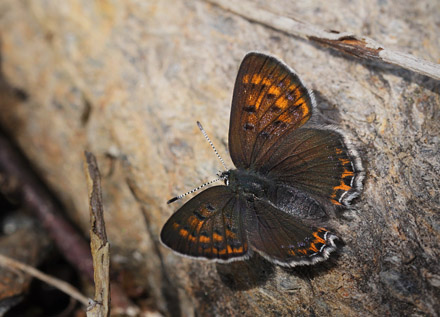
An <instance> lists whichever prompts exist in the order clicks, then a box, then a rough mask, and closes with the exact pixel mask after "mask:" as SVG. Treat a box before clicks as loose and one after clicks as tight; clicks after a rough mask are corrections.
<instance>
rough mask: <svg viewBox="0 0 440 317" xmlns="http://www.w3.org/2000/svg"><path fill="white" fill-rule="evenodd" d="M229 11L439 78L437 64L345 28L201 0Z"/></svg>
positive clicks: (241, 4) (237, 3) (240, 3)
mask: <svg viewBox="0 0 440 317" xmlns="http://www.w3.org/2000/svg"><path fill="white" fill-rule="evenodd" d="M205 1H207V2H209V3H211V4H214V5H216V6H219V7H220V8H222V9H224V10H228V11H231V12H233V13H235V14H237V15H239V16H241V17H243V18H245V19H247V20H249V21H253V22H256V23H260V24H263V25H266V26H268V27H270V28H273V29H276V30H279V31H282V32H285V33H287V34H290V35H293V36H297V37H300V38H303V39H307V40H311V41H314V42H316V43H319V44H321V45H325V46H329V47H332V48H334V49H336V50H338V51H341V52H343V53H346V54H350V55H354V56H356V57H358V58H363V59H370V60H377V61H381V62H384V63H388V64H393V65H397V66H399V67H401V68H404V69H407V70H411V71H413V72H416V73H419V74H423V75H425V76H429V77H431V78H434V79H437V80H440V65H439V64H435V63H432V62H429V61H425V60H423V59H420V58H417V57H415V56H412V55H410V54H406V53H402V52H398V51H393V50H390V49H387V48H385V47H384V46H383V45H381V44H379V43H377V42H376V41H374V40H372V39H370V38H368V37H365V36H358V35H355V34H353V33H348V32H338V31H326V30H324V29H322V28H320V27H318V26H316V25H312V24H308V23H304V22H301V21H297V20H294V19H291V18H288V17H285V16H282V15H277V14H275V13H272V12H269V11H267V10H263V9H259V8H257V7H254V6H252V5H250V4H249V3H247V2H244V1H228V0H205Z"/></svg>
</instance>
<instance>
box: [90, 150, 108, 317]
mask: <svg viewBox="0 0 440 317" xmlns="http://www.w3.org/2000/svg"><path fill="white" fill-rule="evenodd" d="M84 154H85V163H84V170H85V174H86V178H87V187H88V193H89V208H90V224H91V226H90V246H91V250H92V257H93V267H94V269H95V274H94V279H95V298H94V300H95V303H94V304H93V305H91V306H89V308H88V309H87V316H109V314H110V274H109V273H110V255H109V252H110V246H109V243H108V241H107V234H106V232H105V222H104V207H103V205H102V194H101V179H100V175H99V169H98V164H97V162H96V158H95V156H94V155H93V154H92V153H89V152H85V153H84Z"/></svg>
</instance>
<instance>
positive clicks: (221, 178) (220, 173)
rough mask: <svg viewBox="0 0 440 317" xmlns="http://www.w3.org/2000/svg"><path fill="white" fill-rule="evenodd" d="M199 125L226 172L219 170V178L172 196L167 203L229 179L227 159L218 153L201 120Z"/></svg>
mask: <svg viewBox="0 0 440 317" xmlns="http://www.w3.org/2000/svg"><path fill="white" fill-rule="evenodd" d="M197 126H198V127H199V129H200V131H202V133H203V136H204V137H205V139H206V140H208V142H209V145H211V147H212V149H213V150H214V152H215V154H216V155H217V157H218V158H219V160H220V162H222V165H223V167H224V168H225V172H223V173H222V172H218V173H217V176H218V178H216V179H213V180H211V181H209V182H206V183H204V184H202V185H200V186H199V187H196V188H194V189H192V190H190V191H189V192H186V193H185V194H182V195H179V196H176V197H173V198H171V199H170V200H168V201H167V204H171V203H173V202H175V201H176V200H179V199H182V198H183V197H185V196H186V195H189V194H192V193H194V192H196V191H198V190H199V189H201V188H203V187H205V186H208V185H211V184H212V183H215V182H218V181H219V180H227V178H228V172H227V170H228V168H227V167H226V164H225V161H223V159H222V157H221V156H220V154H218V152H217V149H216V148H215V146H214V144H213V143H212V141H211V139H210V138H209V136H208V134H207V133H206V131H205V129H203V127H202V124H201V123H200V122H199V121H197Z"/></svg>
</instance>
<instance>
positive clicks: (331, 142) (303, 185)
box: [258, 128, 364, 205]
mask: <svg viewBox="0 0 440 317" xmlns="http://www.w3.org/2000/svg"><path fill="white" fill-rule="evenodd" d="M258 164H259V165H260V169H259V171H260V172H261V173H262V174H264V175H267V176H269V177H270V178H272V179H274V180H276V181H277V182H278V183H283V184H287V185H289V186H292V187H294V188H296V189H299V190H303V191H305V192H307V193H309V194H312V195H314V196H315V197H322V198H326V199H327V200H328V201H330V202H331V203H333V204H334V205H349V203H350V201H351V199H352V198H354V197H355V196H357V195H358V193H359V191H360V190H361V187H362V178H363V176H364V172H363V169H362V164H361V161H360V158H359V156H358V154H357V153H356V151H355V150H354V149H351V147H350V146H349V145H348V143H347V142H346V141H345V140H344V137H343V136H342V134H340V133H339V132H337V131H334V130H320V129H304V128H302V129H299V130H296V131H293V132H292V133H290V134H289V135H288V136H286V137H285V138H284V139H283V140H282V141H281V142H280V143H279V144H278V146H277V148H276V149H274V151H273V152H272V153H271V155H270V156H267V157H266V158H265V159H264V161H263V160H262V161H261V162H258Z"/></svg>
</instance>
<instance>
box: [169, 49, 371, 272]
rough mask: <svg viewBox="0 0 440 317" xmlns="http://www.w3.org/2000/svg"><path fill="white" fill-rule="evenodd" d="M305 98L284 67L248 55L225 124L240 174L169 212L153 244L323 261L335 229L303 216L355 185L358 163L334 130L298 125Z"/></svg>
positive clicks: (231, 256) (351, 192) (292, 261)
mask: <svg viewBox="0 0 440 317" xmlns="http://www.w3.org/2000/svg"><path fill="white" fill-rule="evenodd" d="M314 105H315V101H314V97H313V94H312V93H311V92H310V91H309V90H308V89H307V88H306V87H305V86H304V85H303V83H302V82H301V80H300V79H299V77H298V76H297V75H296V74H295V73H294V72H293V71H292V70H291V69H290V68H289V67H288V66H287V65H285V64H284V63H282V62H281V61H279V60H278V59H276V58H274V57H271V56H268V55H264V54H260V53H254V52H252V53H249V54H247V55H246V56H245V58H244V60H243V62H242V64H241V66H240V69H239V72H238V76H237V80H236V83H235V89H234V95H233V101H232V110H231V118H230V127H229V150H230V154H231V158H232V161H233V162H234V165H235V166H236V168H237V170H238V171H239V172H235V171H234V170H231V171H230V173H232V174H234V176H235V177H234V178H232V177H231V179H230V181H229V186H214V187H211V188H209V189H207V190H205V191H203V192H201V193H199V194H198V195H196V196H195V197H194V198H192V199H191V200H190V201H188V202H187V203H186V204H184V205H183V206H182V207H181V208H180V209H179V210H177V212H176V213H175V214H174V215H172V216H171V218H170V219H169V220H168V221H167V223H166V224H165V225H164V227H163V229H162V232H161V240H162V242H163V243H164V244H165V245H166V246H168V247H170V248H171V249H173V250H174V251H176V252H178V253H180V254H183V255H187V256H191V257H197V258H205V259H209V260H215V261H220V262H228V261H233V260H239V259H245V258H247V257H249V256H250V255H251V254H252V252H253V251H256V252H258V253H260V254H261V255H262V256H264V257H265V258H267V259H268V260H270V261H272V262H274V263H277V264H279V265H284V266H295V265H299V264H311V263H315V262H317V261H319V260H322V259H325V258H327V257H328V255H329V253H330V252H331V251H332V250H334V249H335V244H334V242H333V240H334V239H335V238H336V236H335V235H334V234H332V233H330V232H329V231H328V230H327V229H325V228H316V227H314V226H310V225H309V223H310V219H319V218H321V217H323V216H325V210H324V209H325V204H321V203H320V202H322V201H328V202H329V203H331V204H334V205H337V206H341V205H342V206H347V205H348V204H349V202H350V201H351V199H353V198H354V197H355V196H357V195H358V193H359V191H360V190H361V186H362V183H361V180H362V177H363V170H362V166H361V163H360V159H359V157H358V155H357V153H356V152H355V151H354V150H353V149H351V148H350V147H349V146H348V144H347V142H346V141H345V140H344V137H343V136H342V135H341V133H340V132H337V131H334V130H330V129H316V128H304V127H302V128H301V126H303V125H304V124H305V123H306V122H307V121H308V120H309V118H310V117H311V115H312V113H313V111H314ZM260 181H261V184H260V183H259V182H260ZM247 182H251V183H252V184H250V185H248V184H247ZM265 184H270V186H269V187H267V186H266V185H265ZM265 186H266V187H265ZM253 191H255V192H253ZM306 223H307V224H306Z"/></svg>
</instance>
